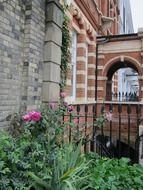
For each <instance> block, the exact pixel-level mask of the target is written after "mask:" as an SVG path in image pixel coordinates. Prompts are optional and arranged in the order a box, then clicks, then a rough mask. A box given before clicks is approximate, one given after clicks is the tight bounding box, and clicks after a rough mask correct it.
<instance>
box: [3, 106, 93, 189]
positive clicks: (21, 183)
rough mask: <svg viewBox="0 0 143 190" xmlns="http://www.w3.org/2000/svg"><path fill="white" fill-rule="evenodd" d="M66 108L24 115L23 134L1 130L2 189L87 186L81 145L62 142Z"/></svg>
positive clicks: (76, 187)
mask: <svg viewBox="0 0 143 190" xmlns="http://www.w3.org/2000/svg"><path fill="white" fill-rule="evenodd" d="M64 109H65V108H64V107H61V106H60V107H57V108H54V109H53V107H52V109H51V108H44V109H42V111H41V112H29V113H27V114H26V115H25V116H23V119H24V123H21V130H18V131H19V132H20V133H16V134H18V135H14V131H13V132H12V134H13V135H14V136H12V135H10V134H9V133H7V132H1V133H0V189H2V190H11V189H17V190H20V189H22V190H24V189H25V190H29V189H32V190H66V189H67V190H68V189H73V190H74V189H77V190H78V189H81V188H82V187H83V186H85V181H86V179H87V175H86V173H85V171H87V169H88V167H87V165H88V164H89V163H87V161H86V159H85V157H84V156H83V155H82V154H81V153H80V146H81V145H80V144H79V145H78V146H75V145H74V144H69V145H68V144H65V143H64V141H63V140H61V141H60V143H59V142H57V141H58V139H59V137H62V138H63V133H64V130H65V127H66V125H70V123H69V122H67V123H66V124H63V121H62V116H63V112H64Z"/></svg>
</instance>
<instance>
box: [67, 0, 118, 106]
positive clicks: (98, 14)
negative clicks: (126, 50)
mask: <svg viewBox="0 0 143 190" xmlns="http://www.w3.org/2000/svg"><path fill="white" fill-rule="evenodd" d="M65 2H67V3H69V1H65ZM67 15H68V16H69V18H70V32H71V39H72V40H71V61H69V75H68V80H67V87H66V89H65V90H66V93H67V98H66V101H68V102H70V103H72V104H73V103H89V102H94V101H95V96H96V95H95V91H96V90H95V89H96V86H97V85H96V76H97V73H96V72H97V68H96V61H97V60H96V51H97V41H96V37H97V36H99V35H113V34H118V31H119V2H118V1H116V0H107V1H105V0H82V1H79V0H74V1H70V5H69V7H68V11H67ZM101 59H102V58H101ZM97 90H100V89H97Z"/></svg>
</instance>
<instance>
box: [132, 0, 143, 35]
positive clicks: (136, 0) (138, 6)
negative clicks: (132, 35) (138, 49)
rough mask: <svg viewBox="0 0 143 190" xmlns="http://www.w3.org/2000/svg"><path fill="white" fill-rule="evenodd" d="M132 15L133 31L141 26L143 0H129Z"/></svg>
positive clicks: (142, 21) (142, 26)
mask: <svg viewBox="0 0 143 190" xmlns="http://www.w3.org/2000/svg"><path fill="white" fill-rule="evenodd" d="M130 2H131V11H132V17H133V25H134V32H137V31H138V28H143V0H130Z"/></svg>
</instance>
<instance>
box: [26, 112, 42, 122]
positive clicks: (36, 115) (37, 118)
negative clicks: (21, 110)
mask: <svg viewBox="0 0 143 190" xmlns="http://www.w3.org/2000/svg"><path fill="white" fill-rule="evenodd" d="M29 115H30V117H31V120H33V121H40V119H41V117H42V116H41V113H40V112H34V111H33V112H29Z"/></svg>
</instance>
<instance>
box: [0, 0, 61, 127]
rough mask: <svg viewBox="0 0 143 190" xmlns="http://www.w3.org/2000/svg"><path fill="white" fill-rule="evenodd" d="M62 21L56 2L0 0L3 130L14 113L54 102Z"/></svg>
mask: <svg viewBox="0 0 143 190" xmlns="http://www.w3.org/2000/svg"><path fill="white" fill-rule="evenodd" d="M62 22H63V12H62V7H61V5H60V3H59V1H58V0H53V1H52V0H48V1H45V0H1V1H0V89H1V90H0V121H1V122H0V125H1V126H2V127H5V126H7V122H6V117H7V116H8V115H9V114H11V113H13V112H19V111H21V110H22V111H27V110H34V109H36V108H37V107H38V106H39V105H40V104H41V103H42V102H44V103H47V102H48V101H51V100H53V101H57V99H58V97H59V82H60V63H61V44H62V31H61V29H62ZM55 52H56V53H55ZM53 73H55V75H54V76H53Z"/></svg>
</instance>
